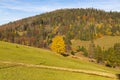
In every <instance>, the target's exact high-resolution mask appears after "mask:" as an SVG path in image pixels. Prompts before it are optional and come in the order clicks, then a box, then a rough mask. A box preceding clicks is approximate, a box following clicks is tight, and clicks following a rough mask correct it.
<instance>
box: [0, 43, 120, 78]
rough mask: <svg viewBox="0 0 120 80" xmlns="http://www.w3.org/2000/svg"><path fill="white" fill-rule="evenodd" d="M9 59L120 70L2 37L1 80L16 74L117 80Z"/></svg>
mask: <svg viewBox="0 0 120 80" xmlns="http://www.w3.org/2000/svg"><path fill="white" fill-rule="evenodd" d="M6 61H7V62H13V63H24V64H32V65H45V66H56V67H63V68H70V69H80V70H86V71H92V72H94V71H97V72H103V73H109V74H117V73H119V72H120V71H119V70H117V69H112V68H107V67H104V66H102V65H98V64H94V63H90V62H87V61H81V60H77V59H72V58H70V57H63V56H61V55H59V54H56V53H54V52H51V51H48V50H45V49H38V48H33V47H28V46H23V45H18V44H12V43H7V42H1V41H0V80H8V79H9V80H13V79H16V78H17V79H18V80H22V79H24V80H28V79H29V80H33V79H35V80H39V79H42V80H43V79H44V80H48V79H49V80H53V79H59V80H63V79H64V80H68V79H69V80H81V79H83V80H88V79H90V80H93V79H95V80H116V79H112V78H106V77H102V76H96V75H90V74H85V73H75V72H67V71H59V70H52V69H43V68H36V67H32V68H31V67H29V66H28V67H26V66H21V65H16V64H4V62H6ZM56 74H57V75H56ZM63 75H64V76H63ZM73 78H74V79H73Z"/></svg>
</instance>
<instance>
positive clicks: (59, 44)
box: [50, 36, 66, 54]
mask: <svg viewBox="0 0 120 80" xmlns="http://www.w3.org/2000/svg"><path fill="white" fill-rule="evenodd" d="M50 48H51V50H53V51H55V52H57V53H60V54H63V53H65V51H66V49H65V42H64V39H63V37H62V36H55V37H54V38H53V39H52V44H51V47H50Z"/></svg>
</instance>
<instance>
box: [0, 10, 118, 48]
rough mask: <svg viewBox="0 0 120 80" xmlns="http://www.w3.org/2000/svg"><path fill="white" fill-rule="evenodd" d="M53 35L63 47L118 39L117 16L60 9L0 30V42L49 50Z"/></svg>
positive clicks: (6, 25) (19, 21)
mask: <svg viewBox="0 0 120 80" xmlns="http://www.w3.org/2000/svg"><path fill="white" fill-rule="evenodd" d="M56 35H62V36H64V38H65V41H66V44H70V40H71V39H80V40H92V39H96V38H100V37H102V36H104V35H109V36H116V35H117V36H120V12H105V11H102V10H97V9H61V10H56V11H53V12H48V13H44V14H40V15H36V16H33V17H29V18H25V19H22V20H18V21H15V22H10V23H8V24H5V25H2V26H0V40H3V41H9V42H14V43H19V44H24V45H30V46H36V47H45V48H46V47H48V46H49V44H51V40H52V38H53V37H54V36H56Z"/></svg>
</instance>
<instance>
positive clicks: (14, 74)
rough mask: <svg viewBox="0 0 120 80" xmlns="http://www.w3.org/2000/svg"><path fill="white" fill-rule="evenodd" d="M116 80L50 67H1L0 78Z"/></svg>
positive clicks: (23, 79) (6, 79)
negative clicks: (51, 68)
mask: <svg viewBox="0 0 120 80" xmlns="http://www.w3.org/2000/svg"><path fill="white" fill-rule="evenodd" d="M88 79H89V80H115V79H111V78H105V77H100V76H95V75H87V74H82V73H72V72H66V71H57V70H49V69H38V68H26V67H17V66H16V67H11V68H6V69H5V68H4V69H0V80H88Z"/></svg>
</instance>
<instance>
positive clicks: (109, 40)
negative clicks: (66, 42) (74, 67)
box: [72, 36, 120, 50]
mask: <svg viewBox="0 0 120 80" xmlns="http://www.w3.org/2000/svg"><path fill="white" fill-rule="evenodd" d="M90 43H91V41H81V40H72V44H73V45H72V48H74V49H76V48H77V47H78V46H84V47H85V48H86V49H87V50H88V49H89V45H90ZM115 43H120V36H104V37H102V38H98V39H95V40H94V44H95V45H96V46H97V45H99V46H100V47H101V48H104V49H108V48H110V47H113V46H114V44H115Z"/></svg>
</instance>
